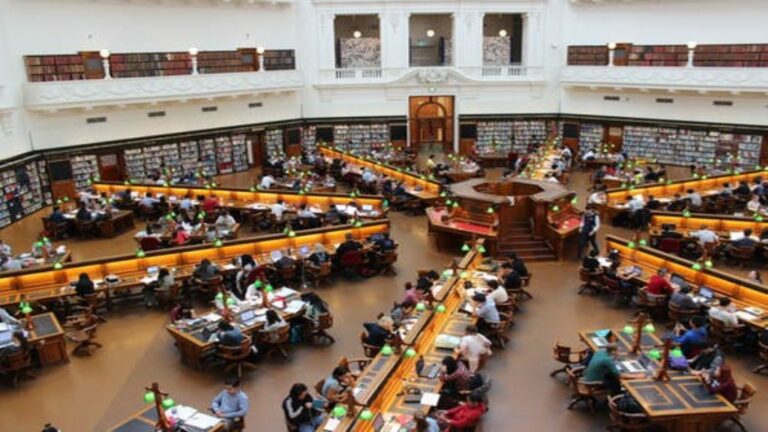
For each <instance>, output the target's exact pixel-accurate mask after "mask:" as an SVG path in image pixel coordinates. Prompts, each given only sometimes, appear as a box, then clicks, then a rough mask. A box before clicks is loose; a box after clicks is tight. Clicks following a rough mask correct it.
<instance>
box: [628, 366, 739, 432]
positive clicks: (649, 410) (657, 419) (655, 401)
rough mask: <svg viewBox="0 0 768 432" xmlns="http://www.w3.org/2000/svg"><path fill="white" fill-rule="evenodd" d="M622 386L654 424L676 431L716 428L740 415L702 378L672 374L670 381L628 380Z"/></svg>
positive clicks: (692, 431) (698, 430)
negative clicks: (713, 392)
mask: <svg viewBox="0 0 768 432" xmlns="http://www.w3.org/2000/svg"><path fill="white" fill-rule="evenodd" d="M622 384H623V385H624V387H625V388H626V389H627V392H629V394H630V395H632V397H633V398H635V400H637V402H638V403H639V404H640V406H641V407H643V411H645V413H646V414H647V415H648V417H649V419H650V420H651V423H654V424H656V425H659V426H662V427H664V428H666V430H669V431H675V432H703V431H708V430H712V429H714V428H715V427H716V426H717V425H719V424H720V423H722V422H723V421H724V420H726V419H727V418H729V417H731V416H733V415H734V414H736V413H737V412H738V409H737V408H736V407H735V406H733V404H731V403H730V402H728V400H727V399H725V398H724V397H722V396H721V395H718V394H711V393H710V392H709V391H708V390H707V388H706V387H705V386H704V384H702V383H701V381H700V380H699V378H697V377H693V376H685V375H672V376H671V377H670V381H667V382H664V381H656V380H653V379H640V380H624V381H622Z"/></svg>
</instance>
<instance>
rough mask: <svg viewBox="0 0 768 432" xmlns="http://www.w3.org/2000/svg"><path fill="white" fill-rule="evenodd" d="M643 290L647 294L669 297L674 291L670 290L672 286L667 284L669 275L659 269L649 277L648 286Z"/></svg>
mask: <svg viewBox="0 0 768 432" xmlns="http://www.w3.org/2000/svg"><path fill="white" fill-rule="evenodd" d="M645 290H646V292H648V294H654V295H662V294H667V295H671V294H672V293H673V292H674V291H675V290H674V288H672V284H670V283H669V275H668V274H667V269H663V268H662V269H659V271H658V272H657V273H656V274H655V275H653V276H651V279H649V280H648V286H646V287H645Z"/></svg>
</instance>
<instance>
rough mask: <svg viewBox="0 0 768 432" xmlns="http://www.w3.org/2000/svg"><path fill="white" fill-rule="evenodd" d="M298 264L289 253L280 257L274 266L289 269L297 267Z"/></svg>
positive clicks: (278, 268) (279, 268)
mask: <svg viewBox="0 0 768 432" xmlns="http://www.w3.org/2000/svg"><path fill="white" fill-rule="evenodd" d="M296 264H297V262H296V260H295V259H294V258H293V257H292V256H290V255H288V254H284V255H283V256H281V257H280V259H279V260H277V262H275V264H274V267H275V268H276V269H277V270H284V269H289V268H291V267H296Z"/></svg>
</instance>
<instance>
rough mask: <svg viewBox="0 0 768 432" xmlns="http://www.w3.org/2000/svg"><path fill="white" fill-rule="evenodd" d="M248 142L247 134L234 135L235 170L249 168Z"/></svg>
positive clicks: (233, 167) (233, 165) (233, 155)
mask: <svg viewBox="0 0 768 432" xmlns="http://www.w3.org/2000/svg"><path fill="white" fill-rule="evenodd" d="M248 166H249V165H248V144H247V143H246V140H245V134H235V135H232V170H233V171H234V172H240V171H245V170H247V169H248Z"/></svg>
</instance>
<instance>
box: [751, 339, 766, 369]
mask: <svg viewBox="0 0 768 432" xmlns="http://www.w3.org/2000/svg"><path fill="white" fill-rule="evenodd" d="M757 347H758V349H759V351H758V354H760V358H761V359H762V360H763V361H764V363H763V364H761V365H760V366H758V367H756V368H754V369H752V372H754V373H760V372H762V371H764V370H766V369H768V345H766V344H764V343H762V342H758V343H757Z"/></svg>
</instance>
